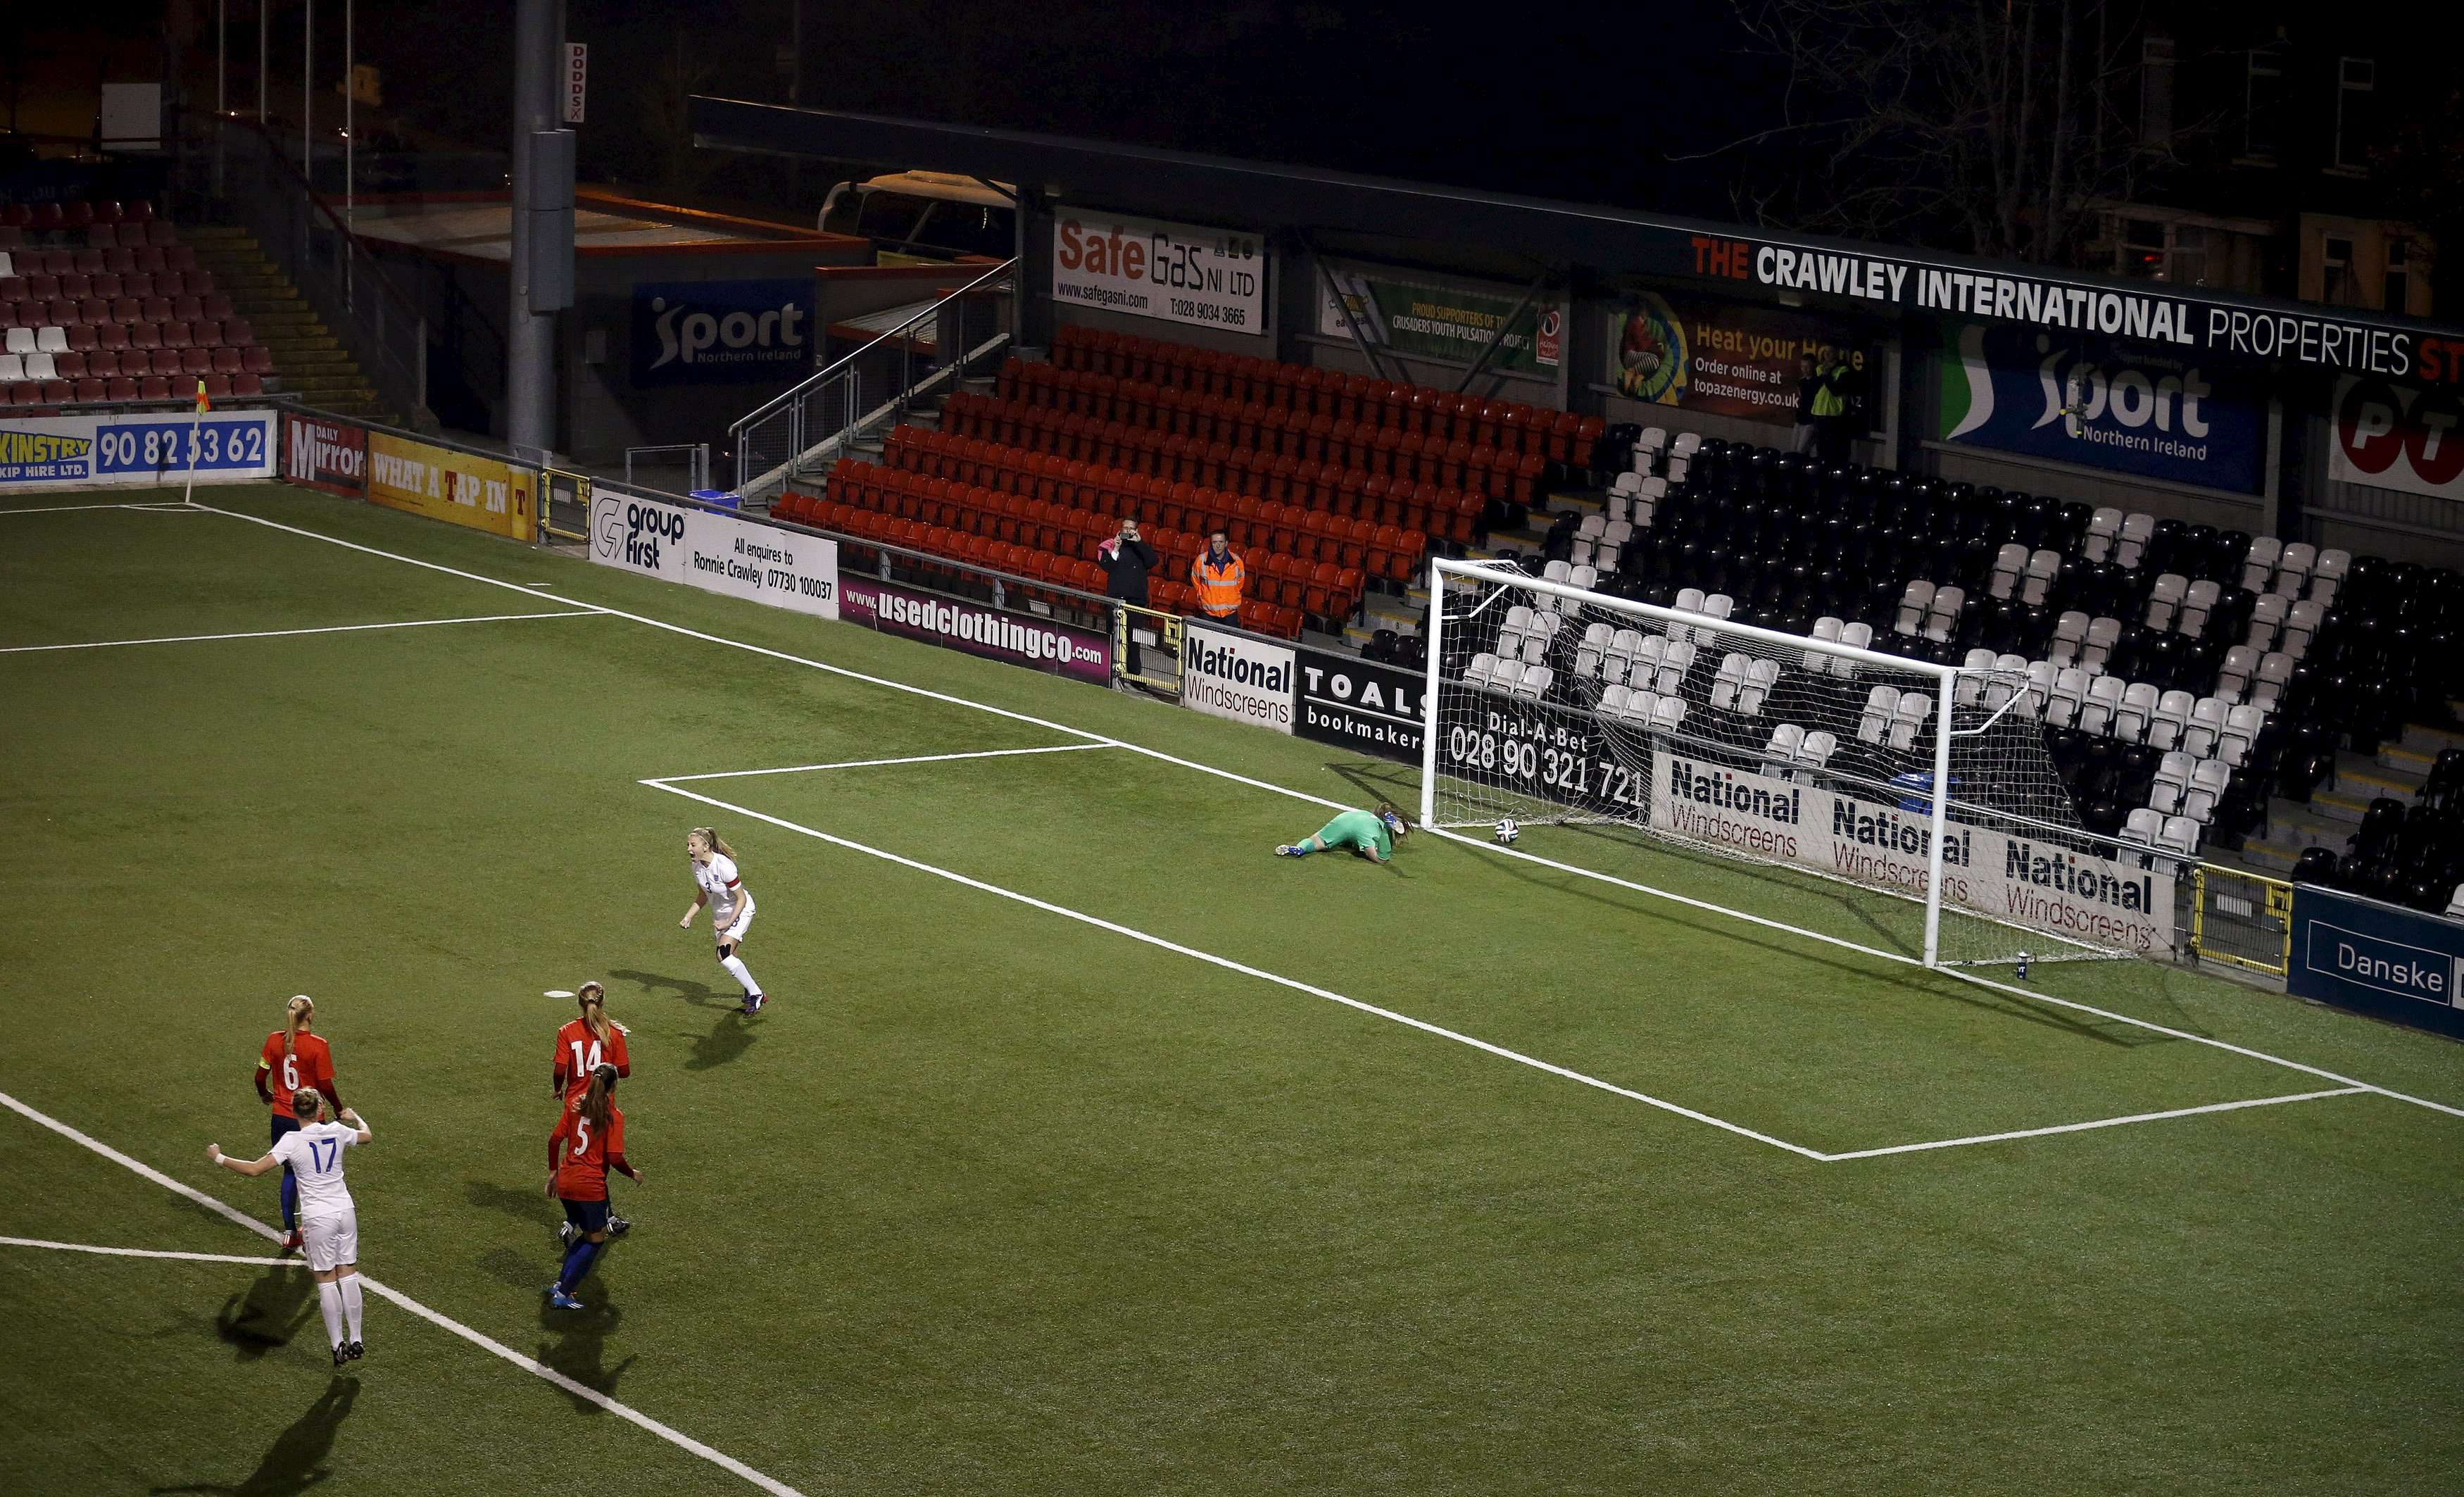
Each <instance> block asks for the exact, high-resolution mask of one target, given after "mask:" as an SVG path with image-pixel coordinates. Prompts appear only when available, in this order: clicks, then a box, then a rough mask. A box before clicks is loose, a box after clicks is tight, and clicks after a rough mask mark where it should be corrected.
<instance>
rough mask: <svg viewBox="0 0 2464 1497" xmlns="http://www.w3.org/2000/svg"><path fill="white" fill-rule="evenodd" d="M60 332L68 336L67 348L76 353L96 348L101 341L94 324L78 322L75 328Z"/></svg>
mask: <svg viewBox="0 0 2464 1497" xmlns="http://www.w3.org/2000/svg"><path fill="white" fill-rule="evenodd" d="M61 331H62V332H64V333H66V334H67V335H68V340H69V346H70V347H71V348H73V349H75V350H76V351H77V352H78V353H84V352H85V351H86V350H88V349H90V348H93V347H96V346H98V345H99V343H100V342H101V341H102V338H101V334H100V332H99V331H98V326H97V325H96V324H90V323H85V322H80V323H78V324H77V326H75V327H69V328H63V329H61Z"/></svg>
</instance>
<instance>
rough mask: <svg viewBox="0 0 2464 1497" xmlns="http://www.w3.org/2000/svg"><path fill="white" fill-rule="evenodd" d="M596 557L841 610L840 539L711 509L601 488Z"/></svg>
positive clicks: (593, 531) (707, 586)
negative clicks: (720, 513)
mask: <svg viewBox="0 0 2464 1497" xmlns="http://www.w3.org/2000/svg"><path fill="white" fill-rule="evenodd" d="M590 560H592V561H597V562H598V563H600V564H601V565H602V566H613V567H617V568H619V569H620V570H624V571H628V572H639V573H641V574H642V575H644V576H646V577H656V578H658V579H660V580H661V581H663V582H671V583H684V584H685V585H686V586H688V587H698V588H700V589H702V590H703V591H704V592H715V593H725V594H727V595H728V596H730V597H733V598H749V599H751V600H752V601H754V602H755V603H766V604H768V605H771V606H772V607H774V608H793V609H795V610H796V611H797V612H799V613H810V614H813V615H815V616H816V617H819V618H825V619H835V618H837V617H838V616H839V594H838V587H839V548H838V542H837V541H835V540H829V539H825V538H823V537H820V536H807V535H802V534H800V533H798V532H795V531H791V530H781V529H780V528H779V527H777V526H775V525H759V524H755V523H754V522H752V521H751V520H744V519H737V518H736V517H733V516H729V515H715V514H713V513H711V512H710V511H708V510H697V509H691V508H688V507H686V506H684V505H680V504H669V503H666V502H664V501H662V500H658V499H650V498H643V497H639V496H637V495H628V494H620V493H615V492H611V491H609V490H607V489H605V488H601V489H596V490H594V491H593V492H592V494H591V496H590Z"/></svg>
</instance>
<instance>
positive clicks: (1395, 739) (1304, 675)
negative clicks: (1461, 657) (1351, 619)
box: [1292, 647, 1427, 764]
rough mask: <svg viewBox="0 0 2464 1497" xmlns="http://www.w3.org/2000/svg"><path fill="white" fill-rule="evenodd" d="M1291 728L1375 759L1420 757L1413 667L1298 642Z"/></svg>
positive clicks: (1414, 760)
mask: <svg viewBox="0 0 2464 1497" xmlns="http://www.w3.org/2000/svg"><path fill="white" fill-rule="evenodd" d="M1296 664H1297V665H1298V667H1299V679H1298V681H1297V682H1296V683H1295V687H1296V690H1297V693H1298V694H1297V696H1296V698H1295V710H1294V712H1293V715H1292V732H1293V733H1294V734H1295V735H1297V736H1298V737H1304V738H1313V739H1315V740H1317V741H1318V742H1320V743H1335V744H1340V745H1342V746H1343V747H1345V748H1349V749H1356V750H1358V751H1359V752H1361V753H1363V754H1373V755H1375V756H1376V757H1377V758H1379V759H1393V760H1402V761H1403V762H1404V763H1407V764H1418V763H1419V761H1420V740H1421V727H1420V700H1421V691H1422V689H1423V687H1424V686H1425V685H1426V684H1427V682H1426V678H1425V677H1424V676H1422V675H1421V674H1420V673H1419V672H1418V671H1404V670H1400V669H1397V667H1394V666H1387V665H1379V664H1378V663H1377V662H1375V661H1374V660H1363V659H1361V658H1360V657H1359V656H1357V655H1338V654H1333V653H1331V652H1330V651H1327V650H1323V649H1308V648H1307V647H1303V648H1302V649H1300V650H1299V651H1298V652H1297V655H1296Z"/></svg>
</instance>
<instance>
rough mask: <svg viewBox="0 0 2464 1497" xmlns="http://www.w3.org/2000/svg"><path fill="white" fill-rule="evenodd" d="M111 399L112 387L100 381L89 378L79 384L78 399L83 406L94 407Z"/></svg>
mask: <svg viewBox="0 0 2464 1497" xmlns="http://www.w3.org/2000/svg"><path fill="white" fill-rule="evenodd" d="M110 397H111V387H110V386H109V385H105V384H104V383H103V382H102V381H100V380H98V379H94V378H92V377H91V376H89V377H87V378H85V379H81V380H79V381H77V401H78V403H79V404H81V405H93V404H94V403H96V402H98V401H102V400H108V399H110Z"/></svg>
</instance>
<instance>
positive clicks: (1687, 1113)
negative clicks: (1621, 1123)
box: [641, 780, 1822, 1160]
mask: <svg viewBox="0 0 2464 1497" xmlns="http://www.w3.org/2000/svg"><path fill="white" fill-rule="evenodd" d="M641 783H643V784H646V785H649V787H650V788H652V789H654V790H665V791H666V792H667V793H668V794H670V795H680V796H683V797H684V798H685V799H687V800H689V801H699V802H700V803H701V804H704V805H714V806H716V807H718V808H719V809H720V810H722V811H733V812H735V813H736V814H737V815H738V816H749V817H751V818H752V819H753V820H755V821H757V822H766V823H768V824H769V825H771V826H776V827H779V828H781V830H784V831H792V832H800V833H802V834H803V835H804V836H807V837H812V838H815V839H817V840H819V841H822V842H826V843H828V844H830V845H831V846H832V847H837V848H847V850H848V851H850V852H861V853H864V854H865V855H867V856H868V857H875V858H879V859H881V860H882V861H883V862H885V863H895V864H897V865H898V866H899V867H901V868H907V869H913V870H915V871H917V872H919V873H930V874H932V875H933V876H934V877H935V878H944V879H948V880H949V881H950V882H951V883H953V884H960V885H964V886H965V887H966V888H969V889H973V890H978V891H980V892H983V893H987V894H993V895H996V896H998V897H1000V898H1002V899H1008V900H1012V901H1015V902H1016V903H1019V904H1023V905H1025V906H1027V907H1028V908H1030V909H1035V910H1041V911H1043V912H1044V913H1045V914H1057V915H1060V916H1061V917H1062V918H1064V919H1067V920H1075V921H1077V922H1078V923H1079V924H1081V925H1091V926H1093V927H1094V928H1095V929H1097V930H1099V931H1110V932H1111V933H1112V934H1113V935H1115V936H1128V937H1129V938H1130V939H1131V940H1133V941H1139V942H1142V943H1144V944H1146V945H1149V946H1153V947H1156V948H1157V949H1159V950H1163V951H1168V952H1171V953H1173V954H1175V955H1176V956H1181V957H1187V958H1190V959H1192V960H1194V961H1202V962H1205V963H1206V964H1207V965H1209V966H1214V967H1221V968H1222V969H1223V970H1224V971H1226V972H1237V973H1239V974H1241V975H1242V976H1243V977H1248V978H1256V979H1258V980H1260V981H1262V982H1272V983H1274V984H1275V985H1276V986H1278V987H1287V988H1289V989H1291V990H1292V991H1293V992H1295V993H1306V994H1308V995H1309V997H1311V998H1322V999H1324V1000H1326V1001H1327V1002H1330V1003H1341V1004H1342V1005H1343V1006H1344V1007H1346V1008H1353V1009H1357V1010H1359V1011H1360V1012H1361V1013H1364V1014H1371V1015H1375V1017H1377V1018H1379V1019H1385V1020H1389V1021H1392V1022H1393V1023H1395V1024H1403V1025H1405V1026H1407V1027H1410V1028H1414V1029H1418V1030H1419V1031H1420V1032H1421V1033H1423V1034H1432V1035H1436V1036H1437V1037H1438V1038H1439V1039H1441V1040H1452V1041H1453V1042H1455V1043H1456V1044H1457V1045H1467V1046H1471V1047H1472V1048H1473V1049H1475V1050H1485V1051H1486V1052H1487V1053H1488V1054H1491V1055H1495V1056H1497V1057H1499V1058H1501V1059H1503V1060H1509V1061H1512V1062H1514V1063H1515V1064H1516V1065H1518V1066H1529V1067H1530V1068H1532V1069H1534V1070H1543V1071H1547V1072H1548V1073H1549V1074H1550V1075H1551V1076H1562V1077H1564V1078H1565V1079H1566V1080H1568V1081H1573V1082H1580V1083H1581V1084H1582V1085H1584V1086H1586V1087H1592V1088H1595V1089H1596V1090H1601V1091H1606V1092H1609V1093H1611V1094H1612V1095H1615V1096H1620V1097H1624V1098H1626V1099H1627V1100H1629V1101H1634V1102H1640V1103H1643V1104H1644V1105H1646V1106H1649V1107H1656V1108H1658V1109H1660V1110H1661V1112H1674V1113H1676V1114H1677V1115H1678V1116H1680V1117H1689V1118H1692V1119H1693V1120H1694V1121H1695V1122H1698V1123H1707V1124H1709V1125H1710V1126H1712V1127H1713V1128H1717V1129H1721V1130H1723V1131H1725V1132H1727V1133H1731V1134H1736V1135H1737V1136H1739V1137H1740V1138H1750V1139H1752V1140H1753V1141H1754V1142H1756V1143H1761V1144H1769V1145H1771V1147H1772V1148H1774V1149H1785V1150H1787V1151H1788V1152H1789V1153H1791V1154H1793V1155H1796V1156H1799V1157H1801V1158H1807V1159H1816V1160H1818V1159H1820V1158H1821V1157H1822V1156H1821V1154H1819V1153H1818V1152H1816V1151H1815V1150H1812V1149H1808V1148H1806V1147H1805V1146H1804V1145H1802V1144H1793V1143H1790V1142H1789V1141H1788V1140H1787V1139H1785V1138H1774V1137H1772V1136H1771V1134H1758V1133H1756V1132H1754V1131H1753V1130H1752V1129H1750V1128H1744V1127H1740V1126H1739V1125H1737V1124H1735V1123H1731V1122H1729V1121H1727V1119H1726V1118H1719V1117H1713V1116H1712V1115H1711V1114H1710V1113H1708V1112H1696V1111H1695V1110H1694V1109H1692V1108H1690V1107H1681V1106H1679V1105H1678V1104H1677V1103H1674V1102H1670V1101H1666V1100H1664V1099H1662V1098H1660V1097H1655V1096H1651V1095H1648V1094H1646V1093H1644V1092H1640V1091H1635V1090H1630V1089H1628V1088H1625V1087H1620V1086H1617V1085H1614V1084H1612V1083H1610V1082H1606V1081H1602V1080H1600V1079H1599V1078H1598V1077H1596V1076H1586V1075H1584V1074H1583V1073H1582V1072H1581V1071H1578V1070H1570V1069H1568V1068H1565V1067H1563V1066H1555V1065H1551V1064H1550V1063H1549V1062H1547V1061H1544V1060H1537V1059H1534V1058H1533V1057H1531V1056H1529V1055H1526V1054H1523V1053H1522V1052H1521V1051H1519V1050H1509V1049H1507V1047H1506V1046H1502V1045H1491V1044H1490V1043H1489V1042H1487V1041H1486V1040H1479V1039H1474V1038H1473V1037H1472V1036H1470V1035H1467V1034H1463V1033H1462V1032H1461V1031H1459V1030H1454V1029H1448V1028H1445V1027H1443V1026H1442V1025H1440V1024H1431V1023H1429V1022H1428V1021H1427V1020H1425V1019H1415V1018H1413V1017H1412V1016H1411V1015H1409V1014H1398V1013H1397V1012H1396V1011H1395V1010H1393V1009H1391V1008H1380V1007H1378V1006H1377V1005H1376V1004H1375V1003H1365V1002H1361V1001H1360V1000H1359V999H1356V998H1346V997H1344V996H1343V995H1342V994H1340V993H1334V992H1330V991H1328V990H1327V989H1325V988H1322V987H1317V986H1315V985H1313V984H1311V983H1308V982H1303V981H1300V980H1297V979H1294V978H1287V977H1284V976H1281V975H1280V974H1277V973H1273V972H1268V971H1266V970H1265V968H1263V967H1253V966H1250V965H1249V964H1248V963H1246V962H1242V961H1235V960H1233V959H1232V958H1229V957H1218V956H1216V955H1215V954H1214V953H1212V952H1204V951H1199V949H1198V948H1196V947H1194V946H1183V945H1181V944H1180V943H1179V942H1178V941H1172V940H1166V939H1164V938H1163V937H1162V936H1152V935H1149V934H1148V933H1147V932H1145V931H1141V930H1137V929H1135V928H1133V927H1132V926H1127V925H1122V924H1119V923H1118V922H1116V921H1112V920H1107V919H1104V918H1103V917H1102V916H1100V915H1092V914H1087V913H1085V912H1084V911H1080V910H1072V909H1070V908H1069V907H1068V906H1067V905H1057V904H1053V903H1051V902H1050V901H1049V900H1044V899H1038V898H1036V897H1035V896H1034V895H1032V894H1022V893H1020V892H1018V891H1016V890H1014V889H1003V888H1002V887H1001V885H999V884H988V883H985V882H984V881H983V880H982V879H979V878H969V877H968V876H967V875H966V874H964V873H955V872H952V871H951V870H948V869H945V868H937V867H935V866H934V865H933V864H930V863H923V862H918V861H917V860H916V859H913V858H908V857H901V856H899V855H898V854H897V853H895V852H890V851H886V850H884V849H883V848H875V847H871V846H869V845H868V844H866V843H861V842H855V841H852V840H850V839H848V838H846V837H839V836H834V835H832V834H831V833H829V832H825V831H817V830H815V829H814V828H812V827H810V826H803V825H800V824H799V823H796V822H791V821H787V820H785V819H783V818H781V817H777V816H771V815H767V814H765V813H763V812H760V811H756V810H753V809H751V808H749V807H747V806H741V805H736V804H730V803H728V802H726V801H721V800H718V799H717V798H715V797H713V796H707V795H703V794H701V793H700V792H699V791H695V790H686V789H681V788H679V787H677V786H676V785H673V784H671V783H669V782H666V781H663V780H645V781H642V782H641Z"/></svg>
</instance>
